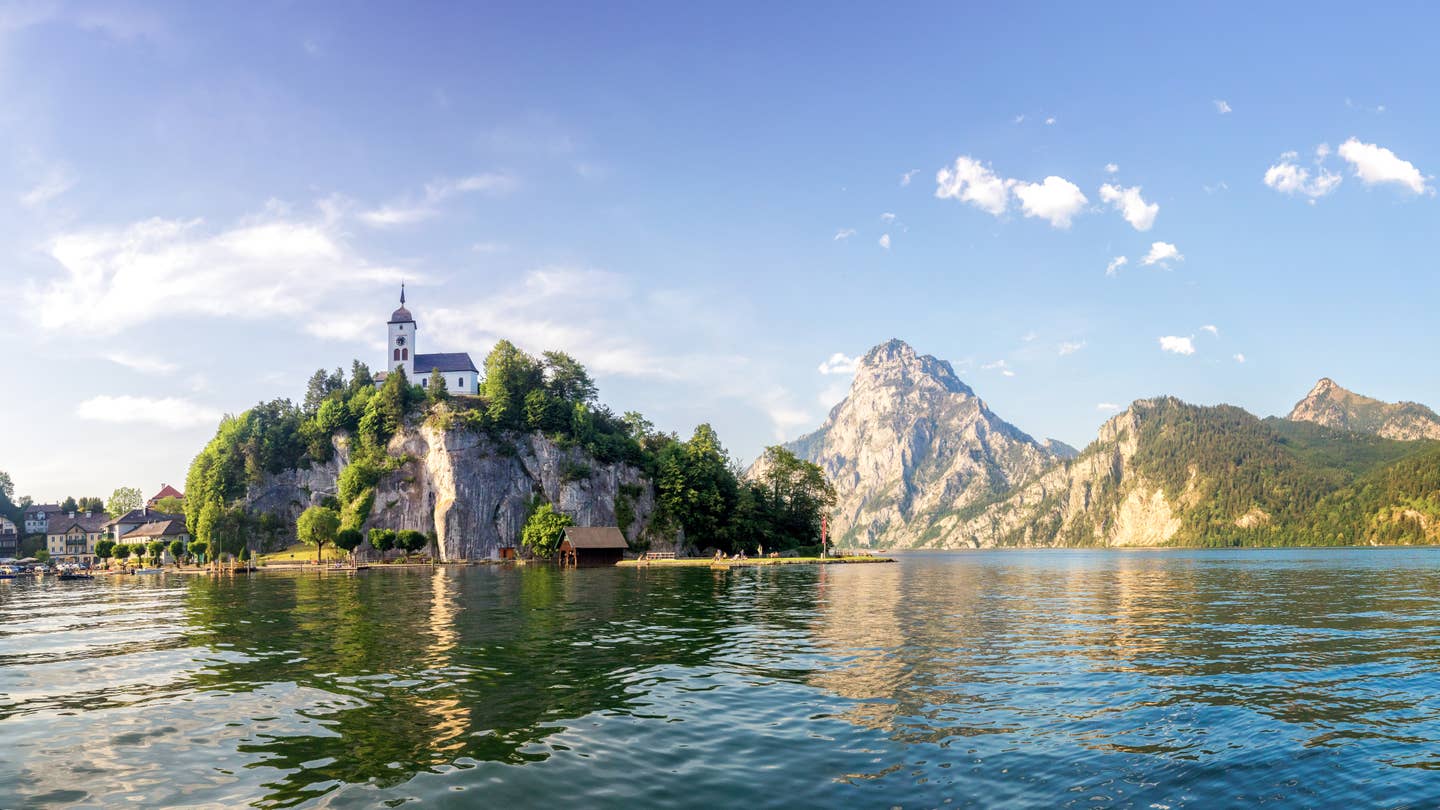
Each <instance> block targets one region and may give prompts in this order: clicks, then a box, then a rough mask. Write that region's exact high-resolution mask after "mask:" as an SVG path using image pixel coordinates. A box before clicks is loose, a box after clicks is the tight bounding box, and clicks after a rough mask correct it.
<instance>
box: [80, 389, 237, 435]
mask: <svg viewBox="0 0 1440 810" xmlns="http://www.w3.org/2000/svg"><path fill="white" fill-rule="evenodd" d="M75 415H76V416H78V417H80V418H81V419H89V420H91V421H95V422H111V423H114V424H147V425H155V426H157V427H163V428H170V429H171V430H182V429H185V428H193V427H202V426H205V425H214V424H216V423H218V422H219V421H220V416H221V414H220V412H219V411H217V410H215V409H214V408H208V407H205V406H203V405H198V404H196V403H194V402H191V401H190V400H188V399H180V398H178V397H161V398H152V397H132V396H110V395H108V394H102V395H100V396H97V397H91V398H90V399H87V400H85V401H84V402H81V403H80V404H79V405H77V406H76V407H75Z"/></svg>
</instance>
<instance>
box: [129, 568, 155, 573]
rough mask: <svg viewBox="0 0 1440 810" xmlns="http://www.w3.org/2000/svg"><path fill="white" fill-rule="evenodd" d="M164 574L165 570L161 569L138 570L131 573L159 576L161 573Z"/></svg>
mask: <svg viewBox="0 0 1440 810" xmlns="http://www.w3.org/2000/svg"><path fill="white" fill-rule="evenodd" d="M162 572H163V569H160V568H136V569H135V570H134V571H131V572H130V573H132V574H159V573H162Z"/></svg>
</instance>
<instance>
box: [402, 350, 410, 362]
mask: <svg viewBox="0 0 1440 810" xmlns="http://www.w3.org/2000/svg"><path fill="white" fill-rule="evenodd" d="M400 359H401V360H409V359H410V350H409V349H401V350H400Z"/></svg>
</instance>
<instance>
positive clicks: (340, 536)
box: [335, 529, 365, 555]
mask: <svg viewBox="0 0 1440 810" xmlns="http://www.w3.org/2000/svg"><path fill="white" fill-rule="evenodd" d="M364 539H365V536H364V535H362V534H360V530H359V529H341V530H340V531H339V532H337V533H336V534H335V546H336V548H341V549H344V550H345V553H346V554H350V555H353V554H354V553H355V549H356V548H359V546H360V541H361V540H364Z"/></svg>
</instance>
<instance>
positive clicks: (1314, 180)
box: [1265, 144, 1341, 203]
mask: <svg viewBox="0 0 1440 810" xmlns="http://www.w3.org/2000/svg"><path fill="white" fill-rule="evenodd" d="M1315 154H1316V155H1317V157H1318V159H1319V160H1318V161H1317V162H1319V161H1323V160H1324V159H1325V156H1326V155H1328V154H1329V147H1328V146H1326V145H1325V144H1321V145H1320V148H1319V149H1316V150H1315ZM1299 157H1300V156H1299V155H1298V154H1296V153H1295V152H1286V153H1285V154H1283V155H1281V156H1280V162H1278V163H1276V164H1275V165H1273V166H1271V167H1270V168H1268V169H1266V170H1265V185H1267V186H1269V187H1270V188H1273V189H1275V190H1276V191H1278V192H1280V193H1282V194H1291V195H1296V194H1298V195H1301V196H1304V197H1308V198H1310V202H1311V203H1314V202H1315V200H1317V199H1319V198H1321V197H1324V196H1325V195H1326V194H1329V193H1330V192H1332V191H1334V190H1335V189H1336V188H1338V187H1339V186H1340V181H1341V177H1340V175H1339V174H1337V173H1336V172H1332V171H1330V170H1329V169H1326V168H1325V167H1323V166H1320V167H1317V168H1316V170H1315V174H1314V175H1313V176H1312V175H1311V173H1310V170H1309V169H1307V168H1304V167H1302V166H1299V165H1298V164H1296V162H1295V161H1296V160H1297V159H1299Z"/></svg>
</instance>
